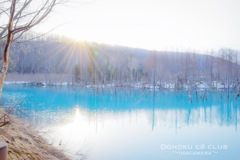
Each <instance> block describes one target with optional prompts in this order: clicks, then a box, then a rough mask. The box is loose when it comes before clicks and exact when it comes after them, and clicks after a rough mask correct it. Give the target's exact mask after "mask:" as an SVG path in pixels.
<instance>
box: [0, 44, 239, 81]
mask: <svg viewBox="0 0 240 160" xmlns="http://www.w3.org/2000/svg"><path fill="white" fill-rule="evenodd" d="M0 50H1V53H2V50H3V48H0ZM10 52H11V53H10V69H9V72H10V73H21V74H26V73H32V74H36V73H43V74H68V75H69V76H70V77H71V78H72V81H73V82H76V83H86V84H104V83H113V82H114V83H132V82H146V83H153V84H156V82H177V81H178V82H181V83H195V82H199V81H205V82H209V83H211V82H212V81H227V82H238V79H239V77H240V73H239V69H240V68H239V62H238V61H239V58H240V52H239V51H236V50H232V49H221V50H219V51H218V52H216V53H212V55H211V54H210V55H209V54H206V55H203V54H197V53H188V52H181V53H180V52H170V51H150V50H145V49H137V48H129V47H120V46H110V45H103V44H98V43H90V42H74V41H65V42H63V41H62V42H59V41H49V40H35V41H27V42H25V43H15V44H14V45H12V47H11V51H10Z"/></svg>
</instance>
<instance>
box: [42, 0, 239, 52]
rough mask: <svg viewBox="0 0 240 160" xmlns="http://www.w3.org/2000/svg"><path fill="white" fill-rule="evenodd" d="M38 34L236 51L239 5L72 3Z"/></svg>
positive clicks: (225, 0) (143, 0) (223, 0)
mask: <svg viewBox="0 0 240 160" xmlns="http://www.w3.org/2000/svg"><path fill="white" fill-rule="evenodd" d="M75 1H76V2H77V3H74V4H73V3H71V4H69V5H70V7H64V6H62V7H60V8H58V9H57V10H56V13H54V15H52V16H51V17H50V18H49V19H48V20H47V21H46V22H45V24H44V25H42V26H41V27H38V31H43V32H45V31H47V30H49V29H51V28H54V26H57V25H59V24H62V23H64V25H62V26H60V27H59V28H58V29H56V30H55V31H54V32H53V33H54V34H60V35H65V36H68V37H71V38H74V39H77V40H81V41H94V42H99V43H106V44H113V45H124V46H130V47H138V48H146V49H155V50H175V49H178V50H200V51H203V50H211V49H215V50H217V49H219V48H222V47H230V48H233V49H240V0H75Z"/></svg>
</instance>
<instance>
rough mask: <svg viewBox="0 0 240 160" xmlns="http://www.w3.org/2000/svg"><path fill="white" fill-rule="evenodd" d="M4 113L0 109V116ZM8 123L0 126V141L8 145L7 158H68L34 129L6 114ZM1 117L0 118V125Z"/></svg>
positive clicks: (18, 159) (48, 159)
mask: <svg viewBox="0 0 240 160" xmlns="http://www.w3.org/2000/svg"><path fill="white" fill-rule="evenodd" d="M4 114H6V113H5V112H4V111H1V110H0V118H1V117H2V116H3V115H4ZM5 121H9V122H10V123H8V124H6V125H4V126H2V127H0V141H3V142H6V144H7V146H8V160H69V158H68V157H67V156H65V155H64V154H63V152H62V151H59V150H57V149H56V148H54V147H53V146H51V145H49V144H48V143H47V142H46V141H45V140H44V139H43V138H42V137H41V136H40V135H39V134H38V133H37V132H36V131H34V130H33V129H32V128H30V127H28V126H26V125H25V124H23V123H22V122H21V121H19V120H18V119H16V118H15V117H13V116H11V115H8V114H6V119H5ZM1 124H3V119H0V126H1Z"/></svg>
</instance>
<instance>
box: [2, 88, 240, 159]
mask: <svg viewBox="0 0 240 160" xmlns="http://www.w3.org/2000/svg"><path fill="white" fill-rule="evenodd" d="M203 97H205V98H203ZM226 97H227V95H226V94H225V93H224V92H220V91H219V92H205V91H201V92H200V91H198V93H197V95H196V92H194V91H192V92H191V93H189V92H184V91H178V92H174V91H161V92H160V91H159V92H156V94H155V98H153V92H152V91H144V90H134V89H128V90H127V89H117V90H115V89H103V90H94V89H87V88H67V87H62V88H55V87H45V88H42V87H23V86H14V85H7V86H5V88H4V91H3V94H2V96H1V103H4V104H9V106H13V105H14V103H17V102H19V103H20V106H19V107H18V111H17V112H16V113H15V114H16V115H17V116H19V117H20V118H22V119H23V120H24V121H27V122H29V123H30V124H34V126H35V127H36V128H37V129H38V130H39V133H40V134H42V135H43V136H44V137H45V138H46V139H47V140H48V142H49V143H50V144H53V145H54V146H56V147H58V148H59V149H63V150H64V152H65V153H66V154H68V155H70V156H71V157H72V159H80V158H84V156H86V158H87V159H89V160H166V159H167V160H226V159H231V160H238V159H239V156H240V131H239V127H240V125H239V123H240V99H236V97H235V94H234V93H230V98H228V99H227V98H226ZM153 99H154V100H153Z"/></svg>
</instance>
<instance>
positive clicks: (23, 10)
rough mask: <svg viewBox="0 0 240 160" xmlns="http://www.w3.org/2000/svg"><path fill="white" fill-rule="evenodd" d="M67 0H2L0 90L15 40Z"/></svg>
mask: <svg viewBox="0 0 240 160" xmlns="http://www.w3.org/2000/svg"><path fill="white" fill-rule="evenodd" d="M63 1H66V0H38V1H36V0H35V1H34V0H3V1H1V2H0V20H1V21H0V44H1V45H2V46H3V47H4V51H3V54H2V70H1V73H0V92H2V87H3V83H4V80H5V77H6V74H7V71H8V63H9V60H8V59H9V58H8V57H9V49H10V46H11V44H12V43H13V41H16V40H17V39H19V38H20V37H22V35H23V34H24V33H25V32H27V31H29V30H30V29H32V28H33V27H35V26H37V25H39V24H40V23H42V22H43V21H44V20H45V19H46V18H47V17H48V16H49V14H50V13H51V12H52V11H53V8H55V7H56V6H57V5H59V4H62V3H64V2H63Z"/></svg>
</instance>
